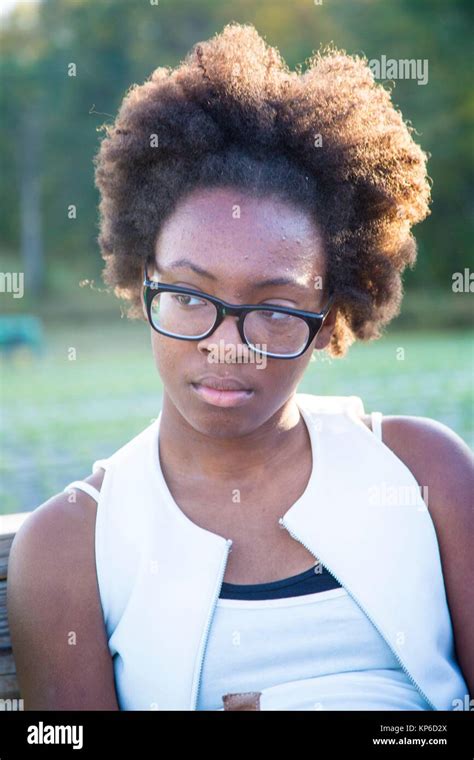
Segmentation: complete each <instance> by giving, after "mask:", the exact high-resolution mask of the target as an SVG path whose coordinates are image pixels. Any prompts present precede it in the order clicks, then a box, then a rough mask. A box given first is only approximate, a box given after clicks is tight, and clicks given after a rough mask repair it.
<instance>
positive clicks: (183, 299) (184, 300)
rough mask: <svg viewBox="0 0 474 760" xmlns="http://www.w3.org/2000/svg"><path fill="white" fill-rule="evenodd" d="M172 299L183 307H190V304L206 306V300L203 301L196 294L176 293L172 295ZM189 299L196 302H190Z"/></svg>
mask: <svg viewBox="0 0 474 760" xmlns="http://www.w3.org/2000/svg"><path fill="white" fill-rule="evenodd" d="M173 300H174V301H175V302H176V303H177V304H178V306H181V307H183V308H186V307H192V306H195V307H196V306H206V305H207V302H206V301H204V300H203V299H202V298H198V297H197V296H190V295H186V294H185V293H177V294H174V295H173ZM191 301H195V302H197V303H194V304H192V303H190V302H191Z"/></svg>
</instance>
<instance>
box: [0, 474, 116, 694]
mask: <svg viewBox="0 0 474 760" xmlns="http://www.w3.org/2000/svg"><path fill="white" fill-rule="evenodd" d="M102 478H103V471H102V470H100V471H98V472H96V473H94V474H93V475H91V476H89V477H88V478H85V480H86V481H87V482H89V483H90V484H91V485H93V486H95V488H97V489H100V486H101V482H102ZM74 496H75V498H74V500H71V494H70V493H65V492H64V493H58V494H56V495H55V496H53V497H51V498H50V499H49V500H48V501H46V502H44V503H43V504H41V505H40V506H38V507H37V508H36V509H34V510H33V511H32V513H31V514H30V515H29V516H28V517H27V519H26V520H25V521H24V523H23V524H22V525H21V527H20V528H19V530H18V531H17V533H16V534H15V537H14V539H13V542H12V545H11V549H10V555H9V560H8V571H7V578H8V581H7V613H8V623H9V629H10V635H11V641H12V647H13V653H14V657H15V663H16V669H17V677H18V682H19V685H20V691H21V693H22V696H23V695H25V703H26V705H27V709H67V707H66V705H69V706H70V709H75V708H76V706H78V705H79V704H80V700H81V699H82V698H84V701H85V702H86V703H87V704H92V703H93V702H94V700H95V699H97V702H98V703H100V702H101V701H102V699H104V700H105V701H107V703H108V704H111V705H112V706H113V700H110V695H111V691H110V677H109V678H108V680H107V678H105V679H104V686H103V687H101V686H100V687H99V686H98V685H97V684H95V686H96V687H98V688H99V692H98V693H97V695H96V696H94V697H91V696H90V695H89V696H88V697H87V696H86V692H85V691H84V692H83V691H81V689H82V684H81V679H83V680H84V684H87V683H90V678H91V676H90V673H89V672H88V667H87V663H85V662H84V657H89V656H90V657H92V658H93V659H94V661H95V662H96V663H97V667H98V669H99V670H100V671H101V674H102V676H104V674H108V673H109V671H110V668H109V664H108V662H107V655H108V652H107V641H106V634H105V629H104V621H103V616H102V611H101V606H100V598H99V594H98V589H97V579H96V571H95V553H94V548H95V547H94V532H95V531H94V525H95V516H96V502H95V500H94V499H93V498H92V497H91V496H89V495H87V494H85V493H84V492H80V491H79V490H77V491H75V494H74ZM74 643H79V646H72V644H74ZM85 665H86V667H85ZM53 673H54V676H53ZM87 678H89V681H87ZM74 683H75V684H76V685H77V684H79V687H78V690H76V691H74V687H72V686H71V684H74ZM106 684H108V685H109V686H108V687H107V686H106ZM106 688H109V691H108V692H107V693H106V692H105V689H106ZM79 692H81V694H80V695H79ZM33 705H34V706H37V707H36V708H35V707H34V706H33ZM80 709H82V708H80ZM112 709H114V708H113V707H112Z"/></svg>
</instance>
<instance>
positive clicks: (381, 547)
mask: <svg viewBox="0 0 474 760" xmlns="http://www.w3.org/2000/svg"><path fill="white" fill-rule="evenodd" d="M296 401H297V403H298V406H299V408H300V411H301V413H302V415H303V419H304V420H305V422H306V424H307V426H308V431H309V433H310V437H311V443H312V447H313V463H314V467H315V468H316V473H315V477H313V478H312V479H311V480H310V483H309V484H308V488H309V489H310V490H309V491H308V488H307V489H306V491H305V495H304V496H305V498H304V499H303V498H300V499H298V500H297V501H296V502H295V503H294V504H293V505H292V506H291V507H290V508H289V509H288V510H287V511H286V513H285V514H284V515H283V516H282V518H281V519H280V525H281V527H282V528H283V529H287V530H288V531H289V533H290V534H291V536H293V538H295V539H296V540H297V541H299V542H300V543H301V544H303V546H305V547H306V548H307V549H308V550H309V551H310V552H311V553H312V554H313V555H314V556H315V558H317V559H319V561H320V562H322V564H323V565H324V566H325V567H326V568H327V569H328V570H329V572H330V573H332V574H333V575H334V576H335V577H336V578H337V579H338V581H339V582H340V583H341V584H342V585H343V586H344V587H345V588H346V589H347V591H348V592H349V593H350V594H351V596H352V597H353V598H354V600H355V601H356V602H357V604H358V605H359V606H360V607H361V609H362V610H363V611H364V612H365V613H366V615H367V616H368V618H369V619H370V620H371V622H372V623H373V624H374V626H375V627H376V628H377V630H378V631H379V633H380V634H381V635H382V636H383V637H384V639H385V641H386V642H387V644H388V645H389V646H390V648H391V649H392V651H393V652H394V654H395V656H396V657H397V659H398V660H399V662H400V664H401V666H402V668H403V669H404V670H405V672H406V673H407V675H408V677H409V678H410V680H411V681H412V682H413V684H414V685H415V686H416V687H417V688H418V689H419V691H420V693H421V695H422V696H423V697H424V698H425V699H426V700H427V701H428V703H429V704H431V705H432V708H433V709H434V710H453V709H462V708H459V706H458V705H459V704H460V703H459V702H457V700H460V701H461V702H462V703H464V701H465V699H466V695H467V694H468V688H467V685H466V682H465V680H464V678H463V676H462V673H461V671H460V668H459V665H458V663H457V661H456V658H455V653H454V646H453V644H454V642H453V630H452V624H451V619H450V614H449V609H448V605H447V599H446V592H445V586H444V581H443V575H442V568H441V562H440V553H439V547H438V541H437V537H436V533H435V529H434V525H433V522H432V519H431V516H430V514H429V511H428V509H427V507H426V505H425V502H424V501H423V499H422V496H421V493H420V489H419V486H418V485H417V483H416V480H415V478H414V476H413V474H412V473H411V472H410V470H409V469H408V468H407V467H406V466H405V464H404V463H403V462H402V461H401V460H400V459H399V458H398V457H397V456H396V455H395V454H394V453H393V452H392V451H391V449H389V448H388V447H387V446H386V445H385V444H384V443H383V441H381V440H379V439H378V438H376V437H375V436H374V434H373V433H372V432H371V431H370V430H369V429H368V428H367V427H366V426H365V424H364V423H363V422H362V420H361V419H360V415H361V414H363V413H364V409H363V404H362V401H361V399H360V398H359V397H357V396H348V397H336V396H332V397H325V396H313V395H310V394H301V393H297V394H296ZM160 419H161V413H160V415H159V416H158V418H157V419H156V420H155V421H154V422H153V423H152V424H151V425H149V426H148V427H147V428H146V429H145V430H143V431H142V432H141V433H140V434H138V435H137V436H136V437H135V438H133V439H132V440H131V441H129V442H128V443H126V444H125V445H124V446H122V447H121V448H120V449H118V450H117V451H116V452H115V453H114V454H113V455H112V456H110V457H109V458H108V459H103V460H97V461H96V462H94V464H93V470H94V471H96V470H97V469H98V468H99V467H103V468H104V469H105V476H104V480H103V484H102V487H101V492H100V497H99V501H98V507H97V519H96V536H95V550H96V569H97V579H98V586H99V591H100V598H101V602H102V608H103V614H104V620H105V626H106V630H107V635H108V644H109V650H110V653H111V655H112V656H113V657H114V670H115V682H116V690H117V696H118V700H119V706H120V709H122V710H153V709H158V710H195V709H196V704H197V697H198V690H199V687H200V679H201V671H202V664H203V660H204V655H205V647H206V642H207V638H208V634H209V630H210V626H211V623H212V616H213V612H214V608H215V605H216V602H217V599H218V597H219V593H220V587H221V582H222V580H223V577H224V572H225V568H226V562H227V559H228V556H229V550H230V548H231V544H232V541H231V540H230V539H228V538H226V537H225V536H220V535H217V534H216V533H213V532H211V531H209V530H206V529H204V528H201V527H199V526H198V525H197V524H196V523H194V522H193V521H192V520H191V519H189V518H188V517H187V516H186V515H185V514H184V512H182V510H181V509H180V508H179V507H178V505H177V504H176V502H175V501H174V499H173V497H172V495H171V493H170V491H169V489H168V486H167V484H166V482H165V480H164V477H163V473H162V471H161V468H160V465H159V450H158V433H159V423H160ZM407 496H408V497H409V498H406V497H407ZM267 697H269V699H268V698H267V699H266V701H265V704H266V705H267V708H266V709H272V708H271V690H269V693H268V695H267Z"/></svg>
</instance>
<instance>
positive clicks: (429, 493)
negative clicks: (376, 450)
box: [382, 415, 474, 522]
mask: <svg viewBox="0 0 474 760" xmlns="http://www.w3.org/2000/svg"><path fill="white" fill-rule="evenodd" d="M382 440H383V443H384V444H385V445H386V446H388V448H390V449H391V450H392V451H393V453H394V454H395V455H396V456H397V457H398V458H399V459H400V460H401V461H402V462H403V463H404V464H405V465H406V466H407V467H408V469H409V470H410V471H411V472H412V474H413V475H414V477H415V479H416V481H417V482H418V485H420V487H422V488H423V494H424V498H425V501H426V502H427V506H428V508H429V510H430V514H431V516H432V518H433V520H436V521H437V522H443V521H445V520H447V519H453V518H454V519H462V518H463V517H464V518H467V517H468V516H469V515H470V514H471V515H472V501H471V499H472V491H473V486H474V457H473V454H472V451H471V449H470V448H469V446H468V445H467V444H466V443H465V441H464V440H463V439H462V438H461V436H459V435H458V434H457V433H455V432H454V430H452V429H451V428H450V427H448V426H447V425H445V424H444V423H442V422H439V421H438V420H434V419H431V418H429V417H413V416H395V415H394V416H384V417H383V419H382ZM455 505H456V514H455V515H453V512H452V507H454V506H455Z"/></svg>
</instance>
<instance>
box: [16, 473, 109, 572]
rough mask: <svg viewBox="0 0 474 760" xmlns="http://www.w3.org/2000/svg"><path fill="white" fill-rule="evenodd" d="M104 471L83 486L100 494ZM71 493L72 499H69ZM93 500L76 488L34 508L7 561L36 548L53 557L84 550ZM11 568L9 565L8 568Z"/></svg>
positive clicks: (17, 535)
mask: <svg viewBox="0 0 474 760" xmlns="http://www.w3.org/2000/svg"><path fill="white" fill-rule="evenodd" d="M103 477H104V470H98V471H97V472H95V473H93V474H92V475H89V476H88V477H87V478H84V481H85V482H86V483H90V484H91V485H92V486H94V487H95V488H97V490H99V491H100V488H101V485H102V480H103ZM72 493H73V496H72ZM95 512H96V501H95V499H93V498H92V497H91V496H89V495H88V494H86V493H84V492H83V491H80V490H79V489H74V490H73V491H72V490H71V492H70V493H66V492H60V493H58V494H55V495H54V496H52V497H51V498H50V499H48V500H47V501H45V502H44V503H43V504H40V506H38V507H36V509H34V510H33V511H32V512H31V514H30V515H29V516H28V517H27V519H26V520H25V521H24V522H23V523H22V525H21V527H20V528H19V530H18V531H17V533H16V534H15V538H14V539H13V543H12V546H11V550H10V562H11V563H12V565H13V564H15V563H16V559H17V557H18V555H19V554H20V553H21V554H23V553H26V551H28V553H29V555H30V556H31V554H30V552H34V551H35V549H37V548H39V549H40V550H41V553H42V554H45V553H46V551H47V549H51V550H52V553H53V558H52V559H53V560H54V557H57V556H58V553H60V554H61V553H66V550H67V552H69V551H70V550H71V549H75V550H77V551H78V552H81V550H83V549H84V543H83V542H81V541H79V540H78V538H79V536H78V531H79V534H80V537H82V538H84V537H85V536H86V534H87V533H88V531H89V530H90V528H91V526H93V525H94V521H95ZM9 569H10V565H9Z"/></svg>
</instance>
